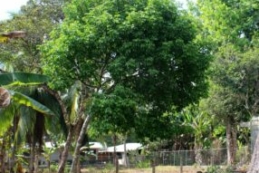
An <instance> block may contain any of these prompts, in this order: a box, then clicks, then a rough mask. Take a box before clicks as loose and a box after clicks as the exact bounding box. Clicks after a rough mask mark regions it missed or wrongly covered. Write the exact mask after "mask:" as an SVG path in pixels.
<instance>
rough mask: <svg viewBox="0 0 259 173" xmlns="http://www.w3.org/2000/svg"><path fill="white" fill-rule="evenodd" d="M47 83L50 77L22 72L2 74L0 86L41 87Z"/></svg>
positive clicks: (0, 75)
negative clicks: (40, 85)
mask: <svg viewBox="0 0 259 173" xmlns="http://www.w3.org/2000/svg"><path fill="white" fill-rule="evenodd" d="M47 81H48V77H47V76H45V75H40V74H33V73H22V72H15V73H2V74H0V86H7V85H8V86H22V85H39V84H43V83H46V82H47Z"/></svg>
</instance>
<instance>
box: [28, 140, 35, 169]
mask: <svg viewBox="0 0 259 173" xmlns="http://www.w3.org/2000/svg"><path fill="white" fill-rule="evenodd" d="M34 160H35V144H34V138H33V137H32V143H31V151H30V163H29V173H34Z"/></svg>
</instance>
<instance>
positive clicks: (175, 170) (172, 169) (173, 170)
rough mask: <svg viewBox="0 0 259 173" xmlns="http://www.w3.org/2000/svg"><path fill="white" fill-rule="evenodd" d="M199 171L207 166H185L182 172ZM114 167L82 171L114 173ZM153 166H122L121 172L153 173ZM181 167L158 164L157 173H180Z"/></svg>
mask: <svg viewBox="0 0 259 173" xmlns="http://www.w3.org/2000/svg"><path fill="white" fill-rule="evenodd" d="M197 171H202V172H205V171H206V168H205V167H195V166H183V167H182V173H196V172H197ZM114 172H115V171H114V169H112V168H111V169H109V168H104V169H99V170H98V169H95V168H86V169H83V170H82V173H114ZM151 172H152V169H151V168H134V169H133V168H132V169H130V168H129V169H126V168H123V169H122V168H121V169H120V170H119V173H151ZM180 172H181V168H180V167H178V166H157V167H156V168H155V173H180Z"/></svg>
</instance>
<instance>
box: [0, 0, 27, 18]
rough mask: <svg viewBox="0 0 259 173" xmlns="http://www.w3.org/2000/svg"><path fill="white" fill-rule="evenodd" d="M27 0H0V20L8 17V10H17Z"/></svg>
mask: <svg viewBox="0 0 259 173" xmlns="http://www.w3.org/2000/svg"><path fill="white" fill-rule="evenodd" d="M27 1H28V0H0V20H5V19H8V18H10V12H18V11H19V10H20V7H21V6H22V5H25V4H26V3H27Z"/></svg>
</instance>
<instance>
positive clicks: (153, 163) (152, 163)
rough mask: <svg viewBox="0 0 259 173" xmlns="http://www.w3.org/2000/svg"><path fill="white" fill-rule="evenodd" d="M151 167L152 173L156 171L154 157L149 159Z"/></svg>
mask: <svg viewBox="0 0 259 173" xmlns="http://www.w3.org/2000/svg"><path fill="white" fill-rule="evenodd" d="M151 167H152V173H156V165H155V158H154V157H153V158H152V159H151Z"/></svg>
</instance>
